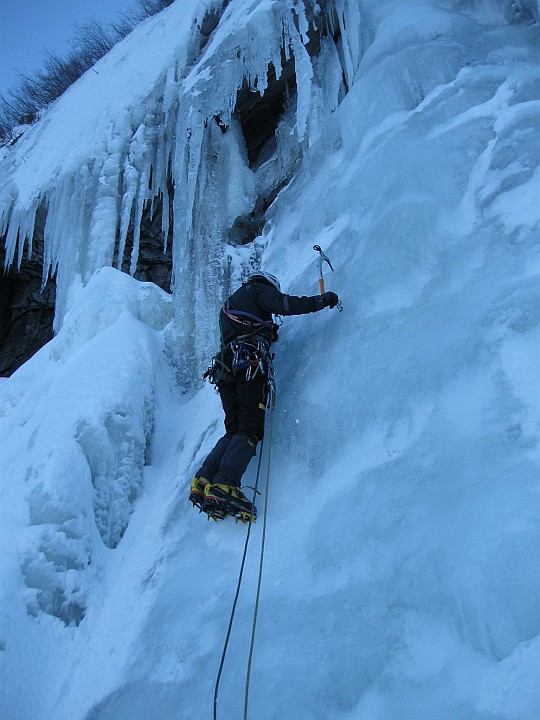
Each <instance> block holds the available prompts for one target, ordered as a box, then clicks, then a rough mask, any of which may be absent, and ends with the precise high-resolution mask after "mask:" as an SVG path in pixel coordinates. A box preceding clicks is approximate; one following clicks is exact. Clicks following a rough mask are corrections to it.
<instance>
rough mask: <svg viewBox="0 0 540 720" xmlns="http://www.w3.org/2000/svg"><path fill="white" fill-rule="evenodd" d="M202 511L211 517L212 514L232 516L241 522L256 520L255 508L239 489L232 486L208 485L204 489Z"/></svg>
mask: <svg viewBox="0 0 540 720" xmlns="http://www.w3.org/2000/svg"><path fill="white" fill-rule="evenodd" d="M204 497H205V501H204V506H203V509H204V511H205V512H206V513H208V514H209V515H210V516H211V517H213V516H214V513H219V514H220V515H221V514H222V513H224V514H225V515H232V516H233V517H235V518H236V519H237V520H240V521H242V522H249V521H250V520H251V521H253V522H255V520H256V519H257V508H256V507H255V505H253V503H252V502H251V501H250V500H248V499H247V497H246V496H245V495H244V493H243V492H242V491H241V490H240V488H238V487H235V486H234V485H224V484H220V483H217V484H214V485H212V484H211V483H208V485H206V486H205V488H204Z"/></svg>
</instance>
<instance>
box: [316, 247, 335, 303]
mask: <svg viewBox="0 0 540 720" xmlns="http://www.w3.org/2000/svg"><path fill="white" fill-rule="evenodd" d="M313 249H314V250H316V251H317V252H318V253H319V290H320V291H321V295H324V278H323V272H322V266H323V262H327V263H328V265H329V266H330V270H332V272H334V268H333V267H332V263H331V262H330V260H329V259H328V257H327V256H326V255H325V254H324V252H323V250H322V248H321V246H320V245H314V246H313Z"/></svg>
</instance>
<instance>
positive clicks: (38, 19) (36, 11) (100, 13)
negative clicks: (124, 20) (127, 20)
mask: <svg viewBox="0 0 540 720" xmlns="http://www.w3.org/2000/svg"><path fill="white" fill-rule="evenodd" d="M134 5H135V0H92V2H88V0H0V93H5V92H6V90H8V88H9V87H10V86H11V85H12V84H13V83H14V82H15V81H16V79H17V70H21V71H23V72H24V71H32V70H35V69H38V68H39V67H40V66H41V64H42V60H43V54H44V51H45V49H46V50H49V51H51V52H58V53H61V54H62V53H63V52H65V51H67V50H68V49H69V40H70V38H71V37H72V35H73V25H74V24H75V23H83V22H84V21H85V20H89V19H90V18H96V19H98V20H102V21H104V22H105V23H107V22H108V21H109V20H113V19H114V17H115V15H116V14H117V13H118V12H121V11H122V10H127V9H129V8H132V7H133V6H134Z"/></svg>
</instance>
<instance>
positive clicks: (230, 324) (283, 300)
mask: <svg viewBox="0 0 540 720" xmlns="http://www.w3.org/2000/svg"><path fill="white" fill-rule="evenodd" d="M322 307H323V300H322V297H321V295H312V296H310V297H306V296H302V297H299V296H297V295H285V294H284V293H281V292H279V291H278V290H277V289H276V288H275V287H274V286H273V285H271V284H270V283H268V282H266V281H265V280H259V278H257V280H256V281H250V282H247V283H244V284H243V285H242V287H240V288H238V290H237V291H236V292H234V293H233V294H232V295H231V296H230V298H229V299H228V300H227V301H226V302H225V303H224V306H223V307H222V308H221V311H220V313H219V325H220V328H221V337H222V342H223V344H224V345H227V344H228V343H230V342H231V341H232V340H234V339H235V338H237V337H238V336H240V335H246V334H249V333H253V332H254V331H257V334H258V335H262V336H263V337H265V338H266V339H268V340H270V341H272V340H274V339H275V328H274V324H273V320H272V314H274V315H306V314H307V313H311V312H316V311H317V310H321V309H322ZM243 313H247V314H246V315H244V314H243Z"/></svg>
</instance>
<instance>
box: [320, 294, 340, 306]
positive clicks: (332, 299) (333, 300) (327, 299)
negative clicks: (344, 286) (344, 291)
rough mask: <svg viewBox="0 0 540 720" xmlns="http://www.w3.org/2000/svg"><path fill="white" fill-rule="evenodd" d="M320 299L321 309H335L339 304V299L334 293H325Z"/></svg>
mask: <svg viewBox="0 0 540 720" xmlns="http://www.w3.org/2000/svg"><path fill="white" fill-rule="evenodd" d="M321 297H322V307H327V306H330V307H331V308H333V307H336V305H337V304H338V302H339V298H338V296H337V295H336V293H335V292H331V291H330V292H325V293H324V295H322V296H321Z"/></svg>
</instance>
